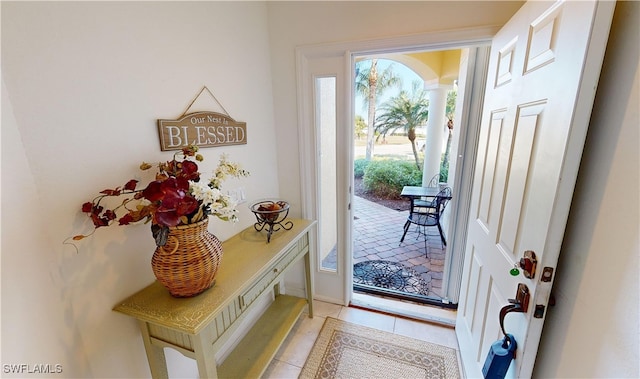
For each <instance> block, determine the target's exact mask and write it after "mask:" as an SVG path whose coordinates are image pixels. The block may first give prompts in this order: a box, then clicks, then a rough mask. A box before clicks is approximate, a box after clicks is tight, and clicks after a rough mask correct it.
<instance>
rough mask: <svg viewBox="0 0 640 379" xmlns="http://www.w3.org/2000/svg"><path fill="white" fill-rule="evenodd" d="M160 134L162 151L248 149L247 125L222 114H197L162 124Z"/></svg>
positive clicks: (161, 121) (159, 121) (160, 121)
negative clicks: (223, 147)
mask: <svg viewBox="0 0 640 379" xmlns="http://www.w3.org/2000/svg"><path fill="white" fill-rule="evenodd" d="M158 134H159V136H160V149H161V150H162V151H166V150H179V149H182V148H183V147H185V146H188V145H196V146H198V147H214V146H229V145H246V143H247V124H246V123H244V122H236V120H234V119H232V118H231V117H229V116H227V115H225V114H221V113H216V112H195V113H189V114H187V115H185V116H183V117H182V118H180V119H178V120H158Z"/></svg>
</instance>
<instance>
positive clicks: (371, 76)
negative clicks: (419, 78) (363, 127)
mask: <svg viewBox="0 0 640 379" xmlns="http://www.w3.org/2000/svg"><path fill="white" fill-rule="evenodd" d="M365 62H367V61H362V62H359V64H358V65H357V66H356V68H357V70H356V83H355V87H356V91H357V92H358V93H360V94H361V95H362V96H363V98H364V102H365V103H366V104H368V108H369V109H368V115H367V118H368V120H367V150H366V156H365V159H366V160H371V157H372V156H373V135H374V131H375V119H376V98H377V96H378V95H380V94H381V93H382V92H384V91H385V90H386V89H387V88H389V87H391V86H393V85H399V84H401V83H400V82H401V80H400V78H399V77H398V76H396V74H395V73H394V72H393V65H389V66H388V67H387V68H386V69H384V70H383V71H382V72H381V73H379V72H378V67H377V66H378V60H377V59H375V58H374V59H371V67H369V68H365V69H360V66H362V65H363V64H365Z"/></svg>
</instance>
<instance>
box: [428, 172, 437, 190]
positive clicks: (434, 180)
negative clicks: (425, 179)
mask: <svg viewBox="0 0 640 379" xmlns="http://www.w3.org/2000/svg"><path fill="white" fill-rule="evenodd" d="M438 184H440V173H437V174H435V175H434V176H433V178H431V180H429V184H427V187H430V188H436V187H437V186H438Z"/></svg>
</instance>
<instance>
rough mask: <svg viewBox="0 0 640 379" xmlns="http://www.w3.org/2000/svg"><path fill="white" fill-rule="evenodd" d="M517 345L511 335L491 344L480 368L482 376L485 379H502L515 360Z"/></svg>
mask: <svg viewBox="0 0 640 379" xmlns="http://www.w3.org/2000/svg"><path fill="white" fill-rule="evenodd" d="M517 347H518V344H517V343H516V339H515V338H514V337H513V335H511V334H506V335H505V336H504V338H503V339H501V340H498V341H496V342H494V343H493V344H491V348H490V349H489V353H488V354H487V359H486V360H485V362H484V366H483V367H482V374H483V375H484V377H485V378H486V379H502V378H504V377H505V375H506V374H507V370H509V365H511V361H512V360H513V359H514V358H515V354H516V348H517Z"/></svg>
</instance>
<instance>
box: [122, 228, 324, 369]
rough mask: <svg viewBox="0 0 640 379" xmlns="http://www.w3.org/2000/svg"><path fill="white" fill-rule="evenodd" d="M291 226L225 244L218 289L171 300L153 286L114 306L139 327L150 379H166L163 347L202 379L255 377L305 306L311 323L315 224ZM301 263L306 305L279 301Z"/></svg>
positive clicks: (237, 237)
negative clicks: (238, 335) (260, 302)
mask: <svg viewBox="0 0 640 379" xmlns="http://www.w3.org/2000/svg"><path fill="white" fill-rule="evenodd" d="M291 221H292V222H293V228H292V229H291V230H279V231H277V232H275V233H273V235H272V236H271V241H270V243H267V236H266V234H264V233H260V232H257V231H256V230H255V229H254V228H253V226H251V227H249V228H247V229H245V230H243V231H242V232H240V233H238V234H236V235H235V236H233V237H231V238H230V239H228V240H227V241H225V242H223V244H222V246H223V251H224V255H223V257H222V263H221V265H220V269H219V271H218V274H217V276H216V284H215V285H214V286H213V287H212V288H210V289H208V290H206V291H205V292H203V293H201V294H199V295H197V296H195V297H191V298H175V297H172V296H171V295H170V294H169V291H168V290H167V289H166V288H164V287H163V286H162V284H160V283H159V282H158V281H156V282H154V283H153V284H151V285H149V286H148V287H146V288H144V289H142V290H141V291H139V292H137V293H135V294H133V295H132V296H130V297H129V298H127V299H125V300H123V301H122V302H120V303H119V304H118V305H116V306H115V308H114V310H115V311H117V312H121V313H124V314H126V315H129V316H131V317H134V318H136V319H137V320H138V323H139V326H140V330H141V332H142V339H143V342H144V347H145V350H146V352H147V358H148V360H149V366H150V368H151V375H152V377H153V378H168V373H167V364H166V360H165V355H164V352H163V348H165V347H171V348H173V349H176V350H177V351H179V352H180V353H182V354H183V355H185V356H187V357H190V358H192V359H195V360H196V361H197V364H198V372H199V374H200V377H201V378H218V377H220V378H258V377H260V376H261V375H262V373H263V372H264V370H265V369H266V368H267V366H268V365H269V363H270V362H271V360H272V359H273V357H274V355H275V354H276V352H277V350H278V349H279V347H280V345H281V344H282V341H283V340H284V339H285V338H286V336H287V334H289V332H290V331H291V329H292V327H293V325H294V324H295V323H296V321H297V320H298V318H299V317H300V314H301V313H302V311H303V310H304V308H305V306H308V308H309V317H313V287H312V281H311V268H310V258H309V255H310V254H309V233H310V231H311V228H312V227H315V221H309V220H301V219H292V220H291ZM301 258H304V263H305V264H304V266H305V278H306V298H298V297H294V296H290V295H285V294H282V293H281V291H280V286H279V283H280V281H281V279H282V275H283V274H284V273H285V272H286V270H287V269H288V268H289V267H291V266H292V264H293V263H294V262H296V261H298V260H299V259H301ZM272 288H273V290H274V293H275V300H274V301H273V303H272V304H271V305H270V306H269V308H268V309H267V310H266V311H265V312H264V314H263V315H262V317H261V318H260V319H259V320H258V321H256V322H255V323H254V324H253V326H252V327H251V329H250V330H249V331H248V333H247V334H246V336H245V337H244V338H243V339H242V340H241V341H240V342H239V343H238V345H237V346H236V347H235V348H234V350H233V351H232V352H231V353H230V354H229V356H228V357H227V358H226V359H225V360H224V361H223V362H221V364H218V363H217V362H216V361H215V353H216V351H218V350H219V349H220V347H221V346H222V345H223V344H225V343H226V342H227V341H228V340H229V338H230V337H231V336H232V335H233V333H234V332H235V331H236V330H237V329H238V326H239V325H240V324H241V321H242V320H243V319H244V318H245V316H246V315H247V314H248V313H249V311H250V310H251V309H252V305H253V304H254V303H255V301H256V300H257V299H258V298H259V297H260V296H261V295H263V294H264V295H266V294H267V293H270V292H271V289H272Z"/></svg>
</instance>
